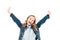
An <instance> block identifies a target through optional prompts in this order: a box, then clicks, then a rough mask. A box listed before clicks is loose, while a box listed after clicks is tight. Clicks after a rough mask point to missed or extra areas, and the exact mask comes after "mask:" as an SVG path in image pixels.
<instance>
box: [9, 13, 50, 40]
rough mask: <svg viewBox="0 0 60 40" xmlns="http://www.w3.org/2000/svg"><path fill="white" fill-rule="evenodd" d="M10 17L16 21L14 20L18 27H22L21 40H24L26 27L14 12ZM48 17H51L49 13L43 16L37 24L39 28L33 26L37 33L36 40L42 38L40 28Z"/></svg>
mask: <svg viewBox="0 0 60 40" xmlns="http://www.w3.org/2000/svg"><path fill="white" fill-rule="evenodd" d="M10 17H11V18H12V19H13V21H14V22H15V23H16V24H17V25H18V27H19V28H20V36H19V40H22V38H23V35H24V32H25V30H26V28H25V27H23V25H22V23H21V21H20V20H19V19H18V18H17V17H16V16H15V15H14V14H13V13H11V14H10ZM47 19H49V15H48V14H47V15H46V16H45V17H43V18H42V19H41V20H40V21H39V22H38V23H37V24H36V25H37V30H34V28H32V29H33V31H34V33H35V35H36V38H35V40H40V33H39V28H40V27H41V25H42V24H43V23H45V21H46V20H47Z"/></svg>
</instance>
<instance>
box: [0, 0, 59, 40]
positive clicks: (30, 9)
mask: <svg viewBox="0 0 60 40" xmlns="http://www.w3.org/2000/svg"><path fill="white" fill-rule="evenodd" d="M9 6H10V7H11V12H13V13H14V15H15V16H16V17H17V18H18V19H19V20H20V21H21V22H22V23H24V21H25V20H26V18H27V16H28V15H31V14H33V15H35V16H36V19H37V21H36V23H37V22H38V21H39V20H41V19H42V18H43V17H44V16H45V15H46V14H48V12H47V11H48V10H50V11H51V15H50V19H48V20H47V21H46V22H45V23H44V24H43V25H42V26H41V28H39V29H40V37H41V40H60V25H59V24H60V1H59V0H0V40H18V38H19V32H20V28H19V27H18V26H17V25H16V24H15V23H14V22H13V20H12V19H11V17H10V15H9V14H8V13H7V9H8V8H9Z"/></svg>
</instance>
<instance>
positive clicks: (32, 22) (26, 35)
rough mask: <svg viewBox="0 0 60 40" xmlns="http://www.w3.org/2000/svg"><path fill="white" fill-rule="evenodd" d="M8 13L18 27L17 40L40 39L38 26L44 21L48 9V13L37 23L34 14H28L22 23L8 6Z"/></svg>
mask: <svg viewBox="0 0 60 40" xmlns="http://www.w3.org/2000/svg"><path fill="white" fill-rule="evenodd" d="M8 13H9V14H10V17H11V18H12V19H13V21H14V22H15V23H16V24H17V25H18V27H19V28H20V36H19V40H40V33H39V28H40V27H41V25H42V24H43V23H45V21H46V20H47V19H48V18H49V15H50V11H48V13H49V14H47V15H46V16H45V17H44V18H43V19H41V20H40V21H39V22H38V23H37V24H36V17H35V16H34V15H30V16H28V17H27V20H26V21H25V23H23V24H22V23H21V22H20V20H19V19H18V18H17V17H16V16H15V15H14V14H13V13H11V12H10V8H9V9H8Z"/></svg>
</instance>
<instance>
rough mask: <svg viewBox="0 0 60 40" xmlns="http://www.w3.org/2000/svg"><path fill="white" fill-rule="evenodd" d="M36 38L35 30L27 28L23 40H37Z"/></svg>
mask: <svg viewBox="0 0 60 40" xmlns="http://www.w3.org/2000/svg"><path fill="white" fill-rule="evenodd" d="M35 37H36V35H35V33H34V32H33V29H32V28H31V26H27V28H26V30H25V32H24V36H23V38H22V39H23V40H35Z"/></svg>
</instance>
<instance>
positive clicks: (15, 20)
mask: <svg viewBox="0 0 60 40" xmlns="http://www.w3.org/2000/svg"><path fill="white" fill-rule="evenodd" d="M8 13H9V14H10V17H11V18H12V19H13V21H14V22H15V23H16V24H17V25H18V27H19V28H21V26H22V23H21V22H20V21H19V19H18V18H17V17H16V16H15V15H14V14H13V13H11V12H10V8H9V9H8Z"/></svg>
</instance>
